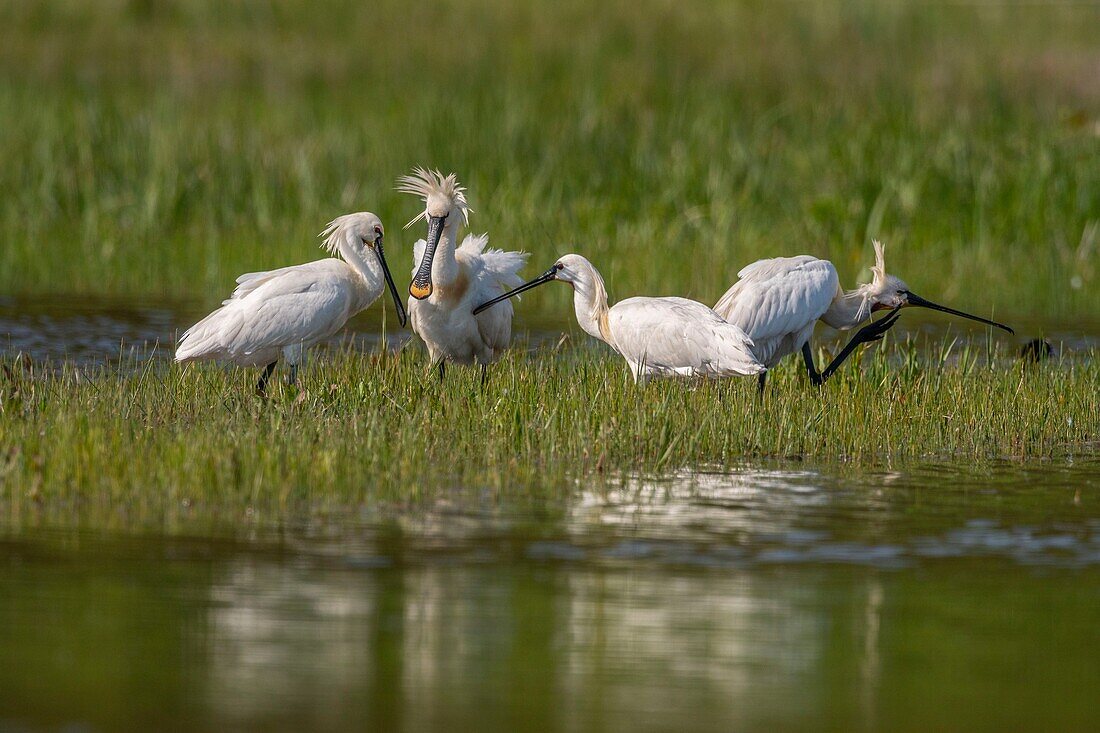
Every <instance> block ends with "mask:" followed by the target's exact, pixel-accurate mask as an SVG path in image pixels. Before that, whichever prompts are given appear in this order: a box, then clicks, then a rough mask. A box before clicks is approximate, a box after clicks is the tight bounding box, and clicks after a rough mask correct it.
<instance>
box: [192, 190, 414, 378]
mask: <svg viewBox="0 0 1100 733" xmlns="http://www.w3.org/2000/svg"><path fill="white" fill-rule="evenodd" d="M323 236H325V238H326V239H325V244H324V246H325V247H326V248H327V249H328V250H329V251H330V252H332V253H333V254H336V253H339V254H340V255H341V256H342V257H343V258H344V259H343V260H339V259H336V258H329V259H324V260H317V261H316V262H308V263H306V264H302V265H294V266H292V267H283V268H280V269H278V270H270V271H267V272H250V273H247V274H244V275H241V276H240V277H239V278H237V288H236V289H235V290H234V291H233V294H232V295H231V296H230V297H229V298H228V299H226V300H224V301H222V307H221V308H218V309H217V310H216V311H214V312H213V313H211V314H210V315H208V316H207V317H206V318H204V319H202V320H201V321H199V322H198V323H196V324H195V325H194V326H192V327H191V328H189V329H187V331H185V332H184V334H183V336H181V337H180V340H179V343H178V345H177V346H176V361H178V362H186V361H199V360H207V359H209V360H217V361H225V362H229V363H232V364H236V365H239V366H267V370H266V371H265V372H264V376H263V377H262V378H261V379H260V384H259V386H258V389H259V391H260V392H263V391H264V388H265V387H266V384H267V378H268V377H269V376H270V374H271V371H272V370H273V369H274V366H275V363H276V362H277V361H278V360H279V358H280V357H282V358H284V359H286V361H287V362H288V363H289V364H290V366H291V381H292V382H293V381H294V378H295V375H296V370H297V366H298V364H300V363H301V360H302V357H303V354H304V352H305V350H306V349H308V348H309V347H310V346H313V345H314V344H316V343H317V342H319V341H322V340H324V339H326V338H328V337H330V336H332V335H333V334H335V333H336V332H337V331H339V330H340V329H341V328H343V326H344V324H345V323H346V322H347V320H348V319H349V318H351V317H352V316H353V315H355V314H356V313H358V312H359V311H361V310H363V309H364V308H366V307H367V306H369V305H370V304H371V303H373V302H374V301H375V300H376V299H377V298H378V296H379V295H381V294H382V291H383V289H384V288H385V287H386V284H387V282H389V283H390V287H391V291H392V292H393V295H394V303H395V305H396V306H397V308H398V319H399V320H400V321H401V322H404V319H405V314H404V312H403V310H402V308H401V302H400V299H399V298H398V297H397V292H396V290H395V289H393V286H392V280H391V278H390V276H389V272H388V270H387V268H386V262H385V255H384V253H383V250H382V236H383V230H382V222H381V221H379V219H378V217H377V216H375V215H374V214H371V213H369V212H363V213H358V214H348V215H346V216H342V217H339V218H338V219H336V220H335V221H333V222H332V223H330V224H329V227H328V228H327V229H326V230H325V232H323Z"/></svg>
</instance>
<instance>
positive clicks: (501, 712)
mask: <svg viewBox="0 0 1100 733" xmlns="http://www.w3.org/2000/svg"><path fill="white" fill-rule="evenodd" d="M519 493H528V495H529V492H517V494H519ZM470 501H471V502H472V503H469V504H462V503H458V501H457V500H453V499H452V500H440V501H437V502H436V503H433V504H430V505H427V506H420V507H405V508H400V509H384V508H378V507H369V508H360V509H357V510H355V511H351V510H349V512H348V514H347V515H345V516H329V517H325V518H317V517H303V518H301V519H300V520H299V521H297V522H291V523H288V524H287V525H285V526H281V527H269V528H262V527H241V526H237V527H213V528H212V527H209V526H204V527H194V528H188V527H187V526H186V525H183V526H179V527H176V528H174V531H173V533H172V534H171V535H164V534H163V533H157V532H152V531H148V530H146V531H139V530H132V531H116V532H110V533H108V532H103V531H95V530H89V529H80V528H58V527H56V526H50V525H48V524H47V525H36V524H35V523H34V522H33V520H27V521H24V522H23V523H22V524H20V525H18V526H10V525H9V526H3V525H0V660H2V663H0V729H4V730H8V729H10V730H61V729H64V730H68V731H84V730H87V731H93V730H139V729H143V730H173V729H205V730H261V729H262V730H306V729H311V730H387V731H389V730H393V731H403V730H407V731H435V730H463V729H465V730H508V731H511V730H563V731H573V730H577V731H580V730H596V731H600V730H607V731H634V730H715V731H719V730H722V731H725V730H768V731H774V730H794V729H806V728H813V729H828V730H870V729H878V730H912V731H918V730H919V731H927V730H990V731H993V730H997V731H1000V730H1036V729H1046V730H1060V731H1065V730H1096V729H1098V728H1100V693H1098V690H1100V458H1098V457H1077V458H1075V459H1072V460H1071V459H1066V460H1063V461H1059V462H1056V463H1034V464H1027V465H1021V464H1015V463H1002V464H994V465H992V466H983V467H967V466H960V465H957V464H937V463H931V464H919V465H912V466H903V467H893V468H890V469H888V470H887V469H879V470H866V469H853V468H850V467H843V466H839V467H838V466H813V465H791V464H786V465H783V464H774V465H771V464H769V465H751V466H743V467H741V468H739V469H737V470H735V471H732V472H727V473H708V472H705V471H698V470H696V471H687V470H685V471H680V472H677V473H674V474H671V475H667V476H663V477H659V478H646V477H638V476H626V477H620V478H618V479H615V480H609V481H606V482H603V483H599V484H584V485H577V486H576V487H575V488H574V490H573V491H572V492H571V494H570V496H569V498H568V499H567V500H566V501H564V502H562V501H561V500H560V499H555V500H554V501H553V502H550V501H547V504H546V506H541V507H540V506H532V505H531V504H530V502H529V501H527V502H524V503H518V502H517V503H516V504H515V505H512V504H510V503H509V501H508V500H507V499H504V500H500V499H496V500H493V501H492V503H485V504H481V503H478V501H479V500H477V499H473V500H470ZM485 501H486V502H489V500H488V499H486V500H485Z"/></svg>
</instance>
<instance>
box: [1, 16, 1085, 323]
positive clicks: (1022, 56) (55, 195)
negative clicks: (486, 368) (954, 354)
mask: <svg viewBox="0 0 1100 733" xmlns="http://www.w3.org/2000/svg"><path fill="white" fill-rule="evenodd" d="M1097 27H1100V6H1097V5H1096V4H1091V3H1062V4H1057V5H1050V6H1048V5H1046V4H1042V3H1004V4H998V3H926V2H916V1H913V2H906V1H903V0H899V1H896V2H882V3H880V2H861V1H858V0H852V1H845V2H839V1H835V2H834V1H831V0H826V2H822V3H806V2H784V1H780V2H754V1H746V2H736V3H715V2H705V1H697V2H686V3H668V2H663V1H662V0H631V1H630V2H627V1H626V0H613V1H612V2H606V3H596V4H593V3H589V2H581V1H580V0H565V1H564V2H554V3H542V2H518V3H516V2H511V1H510V0H473V2H437V1H435V0H431V1H428V0H411V1H410V0H383V1H382V2H372V3H359V2H353V1H352V0H324V1H322V2H314V1H312V0H311V1H309V2H306V1H305V0H300V1H295V0H287V1H285V2H241V1H226V0H178V1H174V0H103V1H102V2H95V3H84V2H53V1H52V0H25V1H23V2H0V120H3V123H2V124H3V134H2V135H0V159H2V160H3V161H4V165H2V166H0V202H2V204H0V238H2V240H3V246H2V247H0V292H4V293H15V292H19V293H43V292H48V293H66V294H78V293H103V294H106V293H114V294H127V295H149V294H156V295H158V296H161V295H165V294H170V295H177V296H188V297H197V298H201V299H203V300H205V301H207V302H211V303H212V302H216V300H218V299H220V298H221V297H224V294H225V292H226V290H227V289H228V287H229V286H230V284H231V283H232V281H233V278H234V277H235V276H236V275H237V274H239V273H240V272H245V271H252V270H257V269H266V268H271V267H276V266H282V265H286V264H290V263H294V262H300V261H304V260H308V259H312V258H315V257H317V256H318V255H319V251H318V249H317V247H316V244H317V240H316V233H317V232H318V231H320V229H321V228H322V227H323V225H324V224H325V222H327V221H328V220H329V219H331V218H332V217H333V216H334V215H336V214H339V213H343V212H345V211H348V210H358V209H364V208H366V209H370V210H373V211H376V212H377V213H379V214H380V215H381V216H382V217H383V219H384V220H385V221H386V222H387V224H388V225H389V234H390V239H391V240H392V243H391V245H390V251H391V252H392V253H393V255H392V257H393V259H394V260H395V261H401V260H402V259H404V258H405V257H407V256H408V249H407V245H408V244H409V243H410V242H411V240H412V237H413V233H409V234H400V233H399V230H398V227H399V226H400V225H401V224H403V223H404V222H405V221H407V220H408V219H409V218H411V217H412V216H413V214H414V213H415V212H416V209H417V204H416V202H415V201H413V200H412V199H411V198H410V197H408V196H401V195H398V194H396V193H395V192H394V191H393V190H392V187H393V182H394V179H395V178H396V176H397V175H399V174H401V173H403V172H406V171H408V170H409V169H410V167H411V166H413V165H415V164H428V165H434V166H439V167H441V168H443V169H445V170H452V169H453V170H456V171H457V172H458V173H459V175H460V177H461V179H462V180H463V181H464V182H465V183H467V184H468V185H469V188H470V198H471V202H472V205H473V207H474V209H476V214H475V216H474V217H473V220H472V222H473V227H474V229H475V230H477V231H483V230H487V231H489V232H490V234H491V236H492V241H493V242H494V243H495V244H498V245H502V246H506V247H518V248H523V249H526V250H528V251H531V252H532V253H533V254H534V257H533V260H532V267H533V269H538V268H539V267H544V266H545V263H548V262H550V261H552V258H553V257H555V256H557V255H558V254H560V253H562V252H564V251H567V250H579V251H582V252H583V253H585V254H586V255H588V256H589V257H590V258H591V259H592V260H593V261H594V262H595V263H596V264H597V265H598V266H599V267H600V268H601V269H602V270H603V271H604V274H605V275H606V276H607V277H608V281H609V283H611V284H612V286H613V288H614V289H616V290H617V291H618V292H623V293H654V294H657V293H675V294H680V295H685V296H688V297H694V298H697V299H700V300H703V301H705V302H714V301H715V300H716V299H717V298H718V296H719V295H720V294H721V293H722V292H723V291H724V290H725V289H726V287H728V285H729V284H730V283H731V282H732V281H733V279H734V274H735V273H736V272H737V271H738V270H739V269H740V268H741V267H742V266H744V265H745V264H746V263H748V262H751V261H753V260H755V259H758V258H760V257H765V256H775V255H788V254H794V253H799V252H808V253H812V254H816V255H819V256H825V257H829V258H830V259H832V260H833V261H834V262H835V263H836V264H837V266H838V268H839V269H840V271H841V274H842V278H843V281H844V282H846V283H851V282H853V281H854V280H856V279H857V278H858V277H859V276H860V275H861V274H863V275H866V268H867V267H868V265H869V264H870V262H871V254H870V249H869V240H870V238H871V237H872V236H877V237H880V238H882V239H885V240H886V241H887V242H888V243H889V245H890V250H889V265H890V267H891V269H892V270H894V271H895V272H896V273H898V274H900V275H901V276H903V277H904V278H906V279H908V280H909V282H910V284H911V285H913V287H914V289H915V290H917V291H918V292H922V293H925V294H926V295H928V296H929V297H933V296H936V297H939V298H942V299H944V300H946V301H948V302H951V303H953V304H954V305H956V306H958V307H961V308H965V309H968V310H972V311H979V312H993V311H995V312H996V313H997V314H999V315H1002V316H1009V315H1023V314H1032V315H1035V314H1043V315H1046V316H1074V315H1082V314H1088V313H1095V312H1098V311H1100V287H1097V285H1098V283H1097V269H1096V265H1097V262H1098V261H1100V258H1098V257H1097V251H1098V247H1100V241H1098V240H1100V75H1098V74H1097V73H1096V68H1097V60H1098V58H1100V47H1098V44H1097V40H1096V33H1095V28H1097ZM429 28H432V29H438V30H439V32H438V33H437V32H430V31H428V30H426V29H429ZM565 298H566V295H565V294H564V293H561V292H555V293H551V294H544V295H542V296H540V297H539V298H538V299H535V300H533V301H532V302H533V303H536V304H542V307H545V308H547V310H549V309H550V308H554V309H556V308H558V307H559V306H563V305H564V301H565Z"/></svg>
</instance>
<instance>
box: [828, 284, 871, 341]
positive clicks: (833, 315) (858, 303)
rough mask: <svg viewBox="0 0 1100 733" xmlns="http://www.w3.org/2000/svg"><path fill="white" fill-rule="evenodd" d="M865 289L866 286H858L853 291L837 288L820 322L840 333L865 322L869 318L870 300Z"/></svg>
mask: <svg viewBox="0 0 1100 733" xmlns="http://www.w3.org/2000/svg"><path fill="white" fill-rule="evenodd" d="M867 288H868V286H867V285H860V286H859V287H858V288H856V289H855V290H842V289H841V288H839V287H838V288H837V293H836V297H834V298H833V302H832V303H831V304H830V305H829V309H828V310H827V311H825V314H824V315H822V316H821V320H823V321H825V323H827V324H828V325H830V326H832V327H833V328H835V329H838V330H840V331H847V330H848V329H849V328H855V327H856V326H858V325H859V324H861V323H863V322H864V321H866V320H867V319H868V318H870V317H871V299H870V296H869V294H868V292H867Z"/></svg>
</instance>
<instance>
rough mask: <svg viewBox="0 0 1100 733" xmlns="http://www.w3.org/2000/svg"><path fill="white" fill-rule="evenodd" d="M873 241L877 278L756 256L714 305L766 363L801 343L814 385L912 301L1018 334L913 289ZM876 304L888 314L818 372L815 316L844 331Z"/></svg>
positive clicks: (822, 263)
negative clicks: (850, 282) (863, 279)
mask: <svg viewBox="0 0 1100 733" xmlns="http://www.w3.org/2000/svg"><path fill="white" fill-rule="evenodd" d="M874 246H875V266H874V267H872V268H871V272H872V273H873V275H874V277H873V279H872V280H871V282H869V283H865V284H863V285H859V286H858V287H856V289H855V290H843V289H842V288H841V287H840V280H839V278H838V277H837V274H836V268H835V267H833V263H831V262H829V261H828V260H819V259H818V258H816V257H811V256H810V255H799V256H797V257H776V258H775V259H770V260H760V261H758V262H754V263H752V264H751V265H749V266H748V267H746V268H745V269H743V270H741V272H739V273H737V277H738V278H740V279H739V280H738V281H737V282H736V283H734V285H733V287H731V288H730V289H729V290H728V291H726V294H725V295H723V296H722V297H721V299H720V300H719V301H718V303H717V304H716V305H715V306H714V310H715V312H717V313H718V315H720V316H721V317H722V318H725V319H726V320H727V321H729V322H730V323H733V324H736V325H738V326H740V327H741V328H742V329H744V330H745V333H747V334H748V335H749V336H751V337H752V340H753V342H754V344H755V346H754V347H753V353H754V354H755V355H756V358H757V359H759V360H760V361H762V362H763V363H764V364H766V365H767V366H768V368H771V367H773V366H775V365H776V364H777V363H779V361H780V360H781V359H782V358H783V357H785V356H787V355H788V354H793V353H794V352H796V351H798V350H801V351H802V358H803V360H804V361H805V364H806V372H807V373H808V374H809V377H810V381H811V382H813V383H814V384H816V385H820V384H822V383H824V382H825V380H826V379H828V378H829V377H830V376H832V374H833V372H835V371H836V369H837V367H839V366H840V365H841V364H842V363H843V362H844V360H845V359H847V358H848V355H849V354H851V353H852V351H853V350H854V349H855V348H856V347H857V346H859V345H860V344H862V343H868V342H871V341H877V340H879V339H881V338H882V337H883V335H885V333H886V332H887V331H888V330H890V328H892V327H893V326H894V324H895V323H897V319H898V317H899V315H900V314H899V313H898V311H899V310H900V309H901V308H904V307H907V306H918V307H921V308H931V309H932V310H938V311H942V312H944V313H951V314H952V315H956V316H962V317H963V318H969V319H970V320H972V321H979V322H981V323H986V324H988V325H990V326H996V327H997V328H1001V329H1004V330H1005V331H1008V332H1009V333H1013V331H1012V329H1011V328H1009V327H1008V326H1005V325H1004V324H1001V323H997V322H995V321H989V320H986V319H985V318H980V317H978V316H974V315H970V314H969V313H963V312H962V311H957V310H953V309H951V308H947V307H946V306H942V305H937V304H936V303H933V302H931V301H928V300H925V299H924V298H921V297H920V296H918V295H916V294H915V293H913V292H912V291H911V290H909V286H908V285H906V284H905V283H904V282H902V281H901V280H899V279H898V278H896V277H894V276H893V275H888V274H886V264H885V258H884V252H883V245H882V244H881V243H880V242H878V241H875V242H874ZM878 310H889V311H890V314H889V315H887V316H886V317H885V318H881V319H879V320H878V321H875V322H872V323H871V324H869V325H867V326H865V327H864V328H862V329H860V330H859V331H858V332H857V333H856V335H855V336H854V337H853V338H852V340H851V341H849V342H848V343H847V345H845V347H844V349H843V350H842V351H841V352H840V353H839V354H838V355H837V357H836V358H835V359H833V360H832V362H830V363H829V365H828V366H827V367H825V370H824V371H822V372H820V373H819V372H818V371H817V368H816V367H815V366H814V359H813V351H812V350H811V349H810V337H811V336H812V335H813V332H814V326H815V325H817V322H818V320H822V321H824V322H825V323H827V324H828V325H830V326H832V327H833V328H836V329H839V330H842V331H846V330H848V329H850V328H854V327H856V326H858V325H859V324H861V323H863V322H865V321H867V320H869V319H870V318H871V314H872V313H873V312H875V311H878ZM765 378H766V375H765V374H764V373H762V374H761V375H760V376H759V377H758V379H759V387H760V390H761V391H763V389H764V380H765Z"/></svg>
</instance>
